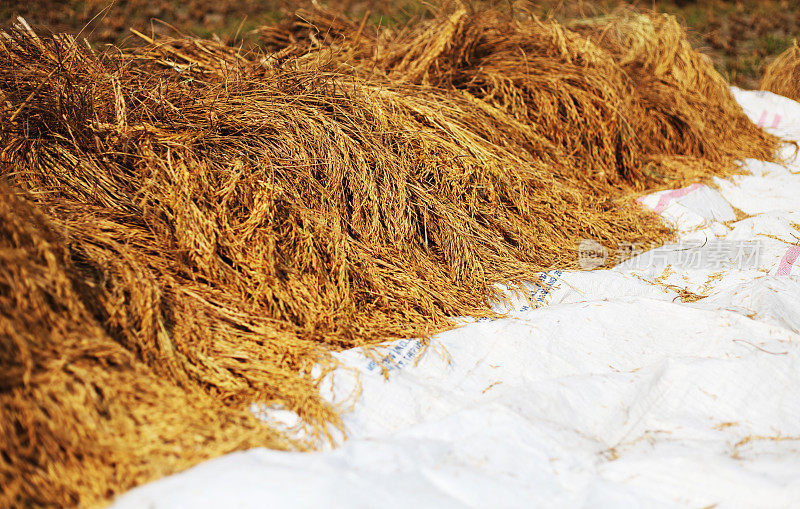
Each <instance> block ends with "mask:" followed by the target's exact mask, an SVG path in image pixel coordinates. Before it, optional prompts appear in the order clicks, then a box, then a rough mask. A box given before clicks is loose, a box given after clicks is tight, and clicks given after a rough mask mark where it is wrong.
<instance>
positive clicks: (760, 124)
mask: <svg viewBox="0 0 800 509" xmlns="http://www.w3.org/2000/svg"><path fill="white" fill-rule="evenodd" d="M766 121H767V110H764V111H762V112H761V117H759V119H758V127H764V122H766Z"/></svg>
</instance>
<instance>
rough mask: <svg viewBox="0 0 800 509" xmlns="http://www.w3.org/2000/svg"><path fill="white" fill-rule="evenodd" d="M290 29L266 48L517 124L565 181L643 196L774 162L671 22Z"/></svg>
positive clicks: (628, 17)
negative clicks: (551, 150) (380, 76)
mask: <svg viewBox="0 0 800 509" xmlns="http://www.w3.org/2000/svg"><path fill="white" fill-rule="evenodd" d="M297 19H298V20H299V21H294V22H285V23H284V24H283V25H281V26H280V27H272V28H265V29H264V30H263V31H262V35H263V37H264V39H265V42H266V43H267V44H268V45H271V46H272V47H274V48H280V47H281V46H280V45H281V44H282V43H285V41H294V42H293V44H292V45H290V46H288V47H284V48H283V49H282V52H283V53H289V54H293V55H297V56H302V55H305V57H304V58H305V59H307V60H308V61H314V60H318V59H327V60H331V61H333V62H339V63H340V64H341V65H342V66H343V67H355V68H356V69H358V70H359V71H360V72H361V74H362V75H363V76H372V75H373V74H374V73H375V72H376V71H375V70H376V69H378V70H380V71H381V72H383V73H385V74H386V75H387V76H388V77H390V78H391V79H393V80H404V81H410V82H414V83H420V84H429V85H432V86H436V87H441V88H444V89H447V90H457V91H460V92H464V93H466V94H468V95H469V96H471V97H472V98H474V99H475V100H476V101H480V102H482V103H483V104H485V108H486V109H487V111H488V110H494V111H496V112H497V114H498V115H499V114H504V115H510V116H511V117H513V118H514V119H516V120H518V121H519V122H520V123H521V124H522V125H524V126H526V127H527V129H522V130H520V132H521V133H523V135H525V136H530V134H528V133H526V132H525V131H526V130H527V131H529V132H530V131H531V129H535V130H536V132H535V135H536V136H538V137H540V138H543V140H546V142H548V143H549V144H551V145H552V146H554V147H557V150H558V154H559V157H558V158H559V160H561V161H563V160H564V159H565V158H567V159H569V158H571V159H572V161H570V164H562V165H561V167H562V168H564V169H565V170H566V171H567V172H568V173H567V178H572V179H574V178H576V176H577V178H581V179H585V180H587V181H588V182H590V183H591V184H592V185H611V186H613V187H616V188H619V187H625V188H632V189H634V190H641V189H645V188H652V187H653V186H658V185H664V184H667V183H668V184H669V185H670V186H677V185H683V184H685V183H688V182H691V181H694V180H697V179H703V178H708V177H709V176H710V175H711V174H712V173H716V174H730V173H735V172H736V171H738V166H737V165H735V164H734V161H735V160H736V159H737V158H743V157H754V158H760V159H772V158H773V157H774V153H775V148H776V146H777V145H776V143H777V141H776V139H775V138H773V137H771V136H769V135H766V134H765V133H764V132H763V131H761V130H760V129H759V128H758V127H757V126H755V125H753V124H752V122H750V121H749V120H748V119H747V117H746V116H745V115H744V113H743V111H742V110H741V108H740V107H739V106H738V104H737V103H736V101H735V100H734V99H733V97H732V96H731V94H730V93H729V91H728V86H727V84H726V83H725V81H724V79H723V78H722V77H721V76H720V75H719V74H718V73H717V72H716V71H715V70H714V68H713V66H712V65H711V63H710V62H709V60H708V58H707V57H705V56H703V55H700V54H699V53H697V52H696V51H694V50H693V49H692V48H691V46H690V45H689V43H688V42H687V41H686V38H685V34H684V31H683V29H682V28H681V27H680V25H679V24H678V23H677V21H676V20H675V19H674V18H673V17H670V16H666V15H637V14H627V13H626V14H620V15H615V16H607V17H604V18H602V19H600V20H596V22H593V23H584V24H577V25H575V26H573V27H572V29H567V28H565V27H562V26H560V25H559V24H557V23H556V22H554V21H541V20H539V19H538V18H536V17H528V18H526V19H514V18H511V17H509V16H507V15H503V14H500V13H497V12H488V13H487V12H477V13H472V12H470V11H468V10H467V9H466V8H463V7H462V8H459V9H458V10H456V11H455V12H454V13H452V14H449V15H441V16H440V17H439V18H437V19H434V20H432V21H429V22H425V23H420V24H418V25H413V26H410V27H407V28H405V29H402V30H399V31H396V30H388V29H386V30H381V29H374V31H373V32H371V33H367V34H364V33H360V34H359V36H358V37H356V35H355V34H353V33H352V30H353V27H354V26H355V24H354V23H344V22H341V21H339V19H338V17H337V15H335V14H333V13H330V12H327V11H324V10H315V11H300V12H299V13H298V17H297ZM304 32H305V33H306V34H307V36H306V38H303V37H302V34H303V33H304ZM281 34H283V35H281ZM315 34H325V37H324V38H320V37H319V36H317V35H315ZM312 38H313V40H314V43H313V44H312V43H311V42H310V41H311V40H312ZM731 126H734V128H733V129H731ZM732 132H733V133H735V135H733V136H732V135H731V134H732ZM534 150H538V146H535V147H534ZM564 154H566V155H567V156H566V157H565V156H564ZM653 166H655V167H656V168H655V169H654V170H653V169H652V167H653ZM643 168H651V170H652V171H649V172H646V173H644V172H643V171H642V170H643ZM555 171H558V169H556V170H555Z"/></svg>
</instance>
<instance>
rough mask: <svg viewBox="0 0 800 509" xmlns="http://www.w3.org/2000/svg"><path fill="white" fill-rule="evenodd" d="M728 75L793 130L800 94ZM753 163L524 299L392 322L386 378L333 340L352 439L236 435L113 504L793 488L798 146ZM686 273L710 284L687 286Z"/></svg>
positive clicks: (548, 279)
mask: <svg viewBox="0 0 800 509" xmlns="http://www.w3.org/2000/svg"><path fill="white" fill-rule="evenodd" d="M734 94H735V95H736V98H737V99H738V100H739V102H740V103H741V104H742V106H743V107H744V108H745V110H746V112H747V114H748V115H749V116H750V118H751V119H753V121H754V122H758V123H759V124H761V125H762V126H764V127H765V128H766V129H768V130H769V131H771V132H773V133H775V134H778V135H780V136H783V137H785V138H789V139H793V140H798V141H800V104H797V103H795V102H793V101H790V100H788V99H785V98H782V97H779V96H775V95H773V94H770V93H766V92H748V91H742V90H738V89H734ZM793 150H794V148H792V147H790V146H787V147H786V155H787V156H789V157H793V156H794V154H793ZM743 164H745V165H746V166H747V169H748V170H750V172H751V174H750V175H746V176H740V177H734V178H732V179H730V180H718V181H717V182H716V183H715V184H716V186H715V187H716V188H712V187H709V186H705V185H699V184H696V185H694V186H691V187H689V188H686V189H680V190H673V191H666V192H660V193H655V194H653V195H651V196H648V197H646V198H644V199H643V200H642V202H643V203H644V205H645V206H647V207H650V208H651V209H653V210H655V211H656V212H658V213H660V214H661V215H663V216H664V217H665V218H666V219H667V220H669V221H672V222H674V223H675V224H677V225H678V227H679V229H680V231H681V242H680V243H679V244H678V245H676V246H666V247H663V248H660V249H658V250H655V251H652V250H651V251H647V252H644V253H642V254H640V255H639V256H638V257H636V258H633V259H631V260H629V261H628V262H625V263H623V264H621V265H618V266H617V267H616V268H614V269H613V270H604V271H593V272H560V271H553V272H550V273H546V274H542V275H541V277H540V284H539V285H531V286H530V287H528V288H527V290H528V291H531V292H533V293H534V300H535V301H538V302H541V303H543V304H548V305H546V306H542V307H539V308H532V307H531V306H530V305H528V303H527V302H526V301H524V300H522V299H517V300H515V301H514V302H513V305H512V309H510V312H509V315H508V318H505V319H501V320H496V321H489V320H487V321H482V322H478V323H470V324H467V325H465V326H463V327H461V328H459V329H456V330H452V331H449V332H446V333H444V334H440V335H438V336H436V337H435V338H434V339H433V340H432V344H431V346H430V347H429V348H428V349H427V350H421V349H420V344H419V342H418V341H416V340H405V341H401V342H397V343H395V344H393V345H391V346H390V353H391V357H392V359H393V360H392V361H386V362H385V363H384V364H385V365H386V366H387V368H388V369H389V375H390V376H389V378H388V380H387V379H385V378H384V376H383V369H382V367H381V366H380V365H379V363H375V362H374V361H371V360H369V359H367V358H365V357H364V356H363V355H362V354H361V352H360V351H358V350H352V351H347V352H343V353H342V354H340V358H341V359H342V361H343V362H344V364H345V365H346V366H349V369H346V368H342V369H340V370H338V371H337V372H336V374H335V376H334V377H333V379H332V380H331V382H332V389H331V391H330V392H331V394H330V397H331V398H332V399H334V400H335V401H340V402H343V401H348V400H350V399H352V400H353V401H355V402H354V405H353V409H352V411H351V412H349V413H347V414H346V415H345V416H344V419H345V424H346V426H347V430H348V434H349V439H348V440H347V441H346V442H345V443H344V444H343V445H342V446H341V447H339V448H337V449H335V450H330V451H325V452H319V453H311V454H302V453H287V452H277V451H271V450H266V449H256V450H250V451H246V452H241V453H235V454H230V455H227V456H224V457H222V458H218V459H215V460H212V461H209V462H206V463H204V464H201V465H199V466H197V467H195V468H193V469H191V470H188V471H186V472H184V473H181V474H178V475H175V476H172V477H168V478H165V479H162V480H159V481H156V482H153V483H150V484H148V485H145V486H142V487H139V488H137V489H135V490H133V491H131V492H129V493H127V494H126V495H124V496H123V497H121V498H119V499H118V500H117V502H116V505H117V506H118V507H120V508H122V507H143V506H145V507H193V508H197V507H253V508H255V507H259V508H260V507H314V508H318V507H348V508H349V507H382V508H385V507H402V508H409V507H411V508H418V507H437V508H438V507H531V506H538V505H543V506H547V507H637V506H639V507H672V506H682V507H683V506H689V507H706V506H712V505H714V504H718V507H790V506H797V505H798V504H800V247H798V245H800V231H798V230H797V229H796V228H795V226H794V224H796V223H800V157H798V158H796V161H795V162H793V163H791V164H789V165H788V166H781V165H776V164H770V163H765V162H760V161H745V162H744V163H743ZM753 249H756V251H757V252H755V253H753ZM732 250H733V251H735V252H736V253H737V256H738V258H737V259H736V260H730V259H728V258H725V255H726V254H730V253H731V252H733V251H732ZM726 260H727V261H726ZM680 289H687V290H690V291H692V292H695V293H698V294H702V295H708V297H707V298H705V299H702V300H699V301H696V302H686V303H684V302H682V300H681V298H680V295H679V294H678V293H676V292H677V290H680ZM359 386H360V390H361V393H360V395H359V397H358V398H357V399H355V396H356V389H357V388H358V387H359ZM280 416H281V414H280V412H271V413H269V415H268V416H267V418H270V419H276V418H278V417H280Z"/></svg>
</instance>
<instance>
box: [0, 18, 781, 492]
mask: <svg viewBox="0 0 800 509" xmlns="http://www.w3.org/2000/svg"><path fill="white" fill-rule="evenodd" d="M321 12H322V11H321ZM320 15H325V16H328V17H327V18H324V19H328V20H329V21H330V19H332V18H331V15H330V13H325V12H322V14H320ZM337 27H338V28H336V27H333V25H330V24H329V25H328V27H326V28H321V25H320V26H318V25H314V24H313V23H311V24H310V23H308V22H303V23H300V24H299V25H298V24H292V25H284V26H279V27H273V28H272V29H265V30H264V34H265V38H267V40H268V41H270V44H272V45H273V46H274V47H275V49H276V52H275V53H264V54H262V53H253V54H241V53H239V52H237V51H236V50H235V49H232V48H228V47H224V46H221V45H219V44H217V43H214V42H211V41H202V40H195V39H188V38H182V39H164V40H161V41H147V42H148V44H147V45H146V46H144V47H140V48H128V49H119V48H114V49H110V50H108V51H105V52H102V53H101V52H98V51H96V50H93V49H91V48H90V47H89V46H88V45H87V44H84V43H82V42H80V41H77V40H74V39H72V38H69V37H65V36H47V37H45V36H39V35H36V34H34V33H33V32H32V31H30V29H28V28H27V27H26V26H25V25H24V23H21V24H20V26H19V27H17V28H16V29H15V30H13V31H11V32H8V33H5V34H2V36H1V37H0V104H1V105H2V106H1V107H0V108H1V109H0V162H2V172H3V177H4V180H5V184H4V186H7V187H3V188H2V192H0V212H2V219H3V224H2V225H1V226H0V242H2V244H1V245H0V248H1V251H0V253H1V255H2V256H3V258H4V260H3V261H4V264H3V266H4V267H6V268H5V269H4V272H1V273H0V277H2V280H0V298H2V299H3V300H4V301H5V304H4V305H3V311H2V314H0V326H2V327H3V329H4V331H5V333H4V334H3V335H2V338H0V362H2V365H1V366H0V369H2V371H3V372H4V373H8V374H7V375H5V376H4V378H2V379H0V380H5V381H4V382H3V383H2V386H0V391H2V392H0V406H2V407H3V414H2V418H0V435H2V436H3V438H4V441H3V443H2V444H0V483H2V485H3V486H4V490H3V493H2V495H0V504H11V505H13V504H31V503H41V504H46V503H53V504H67V503H72V504H81V505H85V504H91V503H97V502H102V501H103V500H106V499H108V498H109V497H112V496H113V495H114V494H116V493H119V492H120V491H123V490H125V489H128V488H130V487H132V486H133V485H136V484H139V483H141V482H144V481H147V480H150V479H155V478H157V477H160V476H163V475H166V474H169V473H173V472H176V471H179V470H181V469H184V468H186V467H188V466H190V465H191V464H194V463H197V462H199V461H201V460H203V459H206V458H209V457H212V456H215V455H219V454H222V453H224V452H227V451H230V450H235V449H238V448H243V447H253V446H267V447H278V448H291V449H304V448H309V447H314V446H315V445H318V444H319V443H320V442H321V441H324V440H328V439H330V435H329V430H330V429H331V428H330V427H331V426H333V427H337V426H339V427H340V423H341V421H340V420H339V417H338V413H337V409H336V408H333V407H331V405H329V404H327V403H326V402H325V401H324V400H323V399H322V398H321V397H320V395H319V392H318V390H317V384H318V382H319V377H320V376H322V375H324V373H325V372H326V370H328V369H332V368H333V367H334V363H333V360H332V358H331V356H330V352H332V351H337V350H341V349H345V348H351V347H354V346H360V345H370V344H376V343H378V342H382V341H386V340H391V339H396V338H407V337H414V336H416V337H421V336H428V335H430V334H433V333H435V332H438V331H441V330H445V329H447V328H449V327H452V326H453V322H452V320H451V318H452V317H454V316H463V315H468V314H473V315H477V316H480V315H486V314H488V313H489V310H488V308H487V306H486V302H487V299H488V298H492V297H498V295H497V291H496V289H495V288H496V287H495V284H496V283H502V282H506V281H509V280H520V279H526V278H531V277H532V275H533V274H534V273H535V272H537V271H540V270H543V269H548V268H551V267H562V268H570V267H572V266H574V258H575V256H574V248H575V246H576V245H577V243H578V242H579V241H580V240H581V239H584V238H592V239H597V240H598V241H600V242H602V243H603V244H605V245H606V246H607V247H611V248H613V247H615V246H616V245H618V244H619V243H621V242H626V241H629V242H630V241H636V242H656V241H660V240H664V239H667V238H669V236H670V235H671V231H670V229H669V228H668V227H666V226H665V225H663V224H662V223H661V222H660V220H659V219H658V218H657V217H655V216H654V215H652V214H650V213H649V212H646V211H644V210H641V209H639V208H637V207H636V206H635V205H634V204H633V201H632V197H633V196H635V194H636V193H640V192H641V191H643V190H646V189H655V188H658V187H663V186H670V187H674V186H678V185H681V184H682V183H684V182H690V181H693V180H696V179H701V178H706V177H709V176H711V175H712V174H714V173H717V174H726V173H728V174H729V173H732V172H735V171H736V170H737V168H736V166H735V165H734V160H735V159H736V158H743V157H757V158H760V159H771V158H772V154H773V152H774V149H775V148H776V146H777V140H775V139H773V138H770V137H768V136H767V135H765V134H764V133H762V132H761V131H760V130H758V129H757V128H756V127H755V126H753V125H752V124H750V123H749V122H748V121H747V119H746V117H745V116H744V114H743V113H742V112H741V110H740V109H739V108H738V106H736V104H735V102H734V101H733V99H732V98H731V97H730V95H729V94H728V92H727V88H726V85H725V83H724V81H723V80H722V79H721V78H720V77H719V76H718V75H717V74H716V73H715V72H714V70H713V68H711V66H710V65H708V63H707V62H706V61H705V59H704V58H703V57H701V56H700V55H698V54H696V53H694V52H693V51H692V50H691V48H689V46H688V45H687V44H686V43H685V40H684V39H683V35H682V32H680V28H679V27H678V26H677V25H676V24H675V23H674V21H672V20H670V19H667V18H650V17H634V18H620V19H619V20H616V21H613V22H610V24H607V25H604V26H594V25H589V26H583V27H579V28H576V29H575V30H568V29H566V28H563V27H560V26H558V25H556V24H553V23H549V22H548V23H545V22H540V21H538V20H535V19H530V20H522V21H521V20H514V19H503V18H502V17H501V16H500V15H495V14H488V13H483V14H479V15H475V14H470V13H467V12H466V11H463V10H462V11H458V12H456V13H455V14H451V15H449V16H443V17H441V18H440V19H439V20H437V21H434V22H431V23H430V24H421V25H419V26H410V27H407V28H406V29H404V30H402V31H399V32H389V31H379V30H375V29H371V28H367V27H364V26H361V25H358V24H355V23H351V22H348V21H341V22H339V24H338V25H337ZM676 30H677V32H676ZM304 34H305V35H304ZM320 34H325V36H324V37H323V36H322V35H320ZM304 37H305V38H304ZM276 41H277V42H276ZM278 43H280V44H278ZM278 46H280V47H278ZM734 126H735V127H734ZM315 366H316V367H318V368H319V367H321V368H322V372H321V373H322V374H320V373H319V372H318V371H319V370H318V369H317V370H314V371H313V373H314V374H313V375H312V368H314V367H315ZM256 402H258V403H264V404H267V405H274V406H276V407H280V408H285V409H289V410H292V411H294V412H296V413H297V414H298V415H299V416H300V417H301V419H302V421H303V422H304V423H305V427H306V432H307V435H306V436H307V438H306V439H304V441H303V442H297V441H292V440H290V439H289V438H287V437H286V436H285V434H283V433H282V432H281V431H279V430H272V429H270V428H269V427H268V426H266V425H258V424H256V422H255V421H254V419H253V418H252V416H250V414H249V413H248V412H247V408H248V407H249V405H250V404H252V403H256Z"/></svg>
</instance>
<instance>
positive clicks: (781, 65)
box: [761, 40, 800, 101]
mask: <svg viewBox="0 0 800 509" xmlns="http://www.w3.org/2000/svg"><path fill="white" fill-rule="evenodd" d="M761 90H768V91H770V92H773V93H776V94H779V95H782V96H784V97H788V98H789V99H794V100H795V101H800V46H798V43H797V41H796V40H795V41H794V46H792V47H791V48H789V49H787V50H786V51H784V52H783V53H781V54H780V55H778V58H776V59H775V60H774V61H773V62H772V63H771V64H770V65H768V66H767V69H766V71H764V77H763V78H762V80H761Z"/></svg>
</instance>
